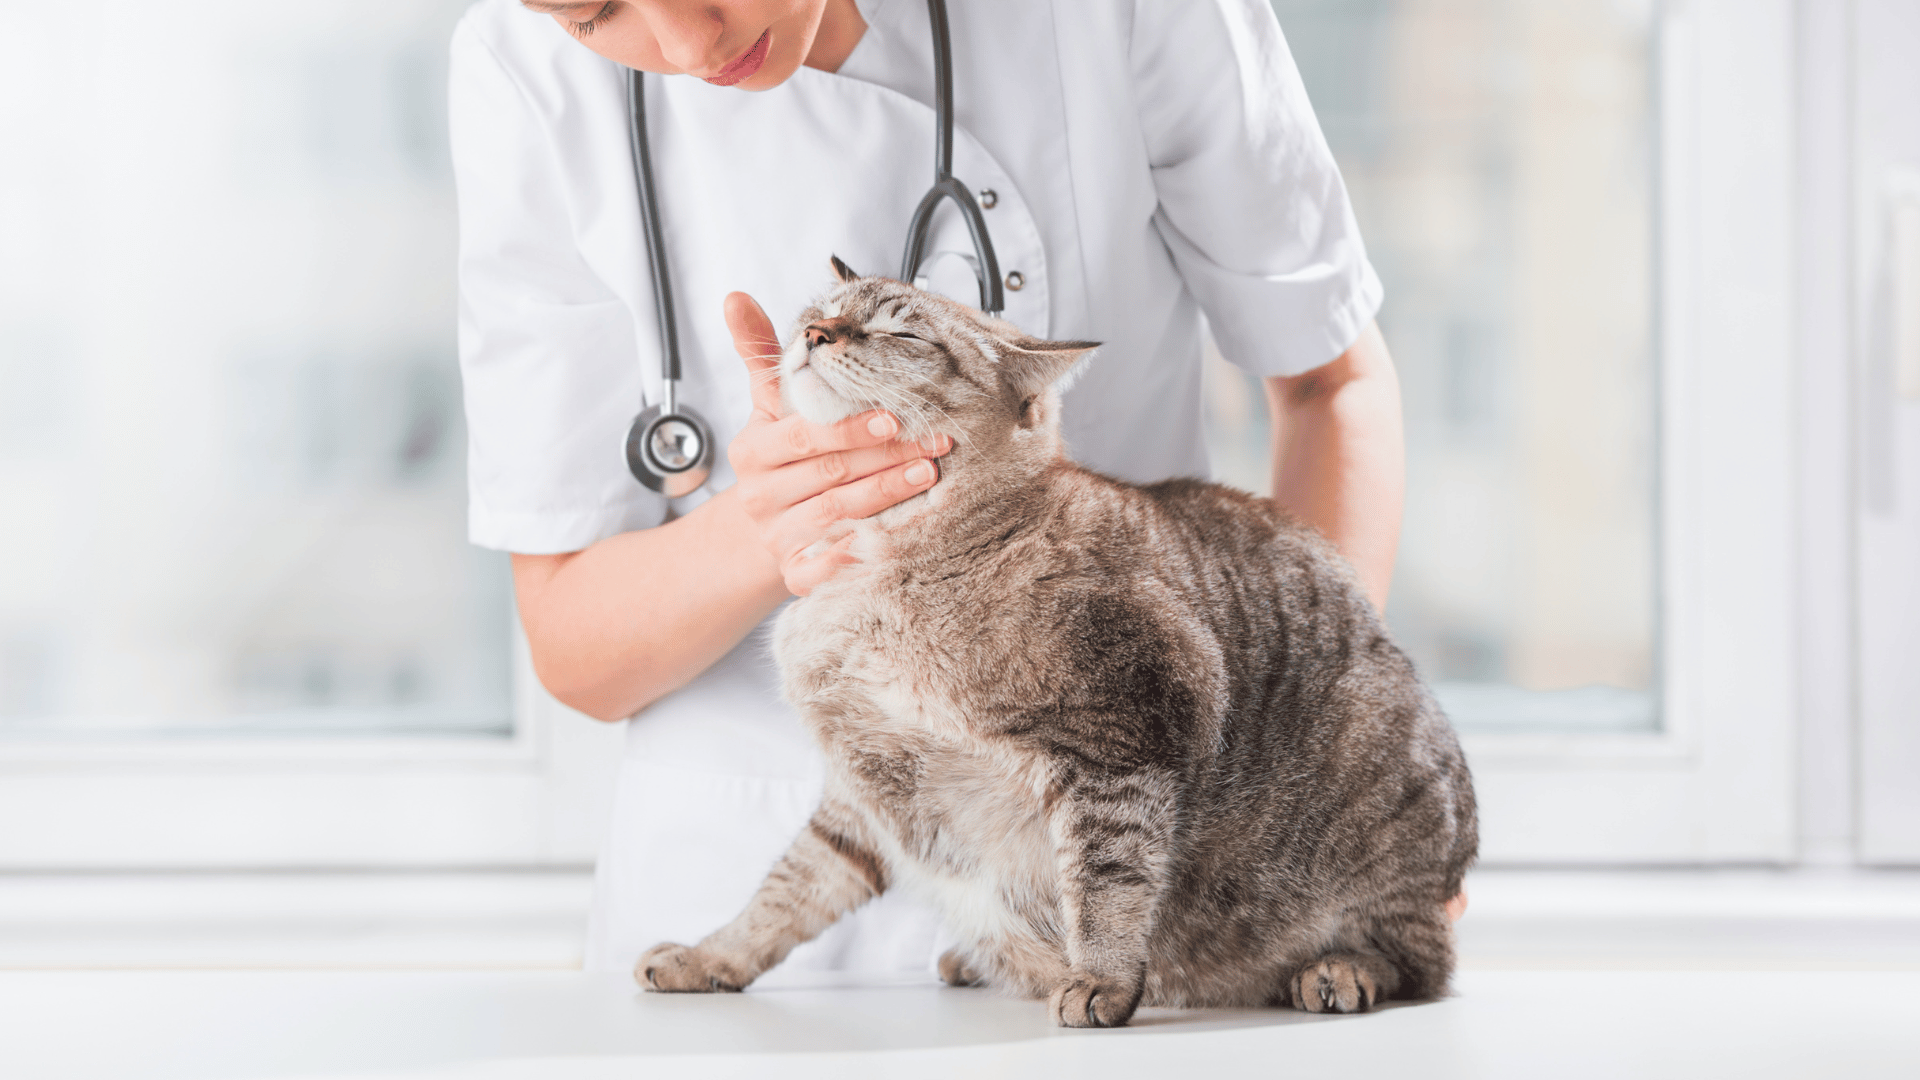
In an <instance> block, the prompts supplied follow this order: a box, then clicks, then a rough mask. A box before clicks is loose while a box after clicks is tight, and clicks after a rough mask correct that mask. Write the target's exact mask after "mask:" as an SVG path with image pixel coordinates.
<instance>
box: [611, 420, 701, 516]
mask: <svg viewBox="0 0 1920 1080" xmlns="http://www.w3.org/2000/svg"><path fill="white" fill-rule="evenodd" d="M712 430H713V429H712V428H711V427H709V426H708V425H707V422H706V420H705V418H703V417H702V416H701V415H700V414H699V413H697V412H695V411H693V410H692V409H690V408H687V407H686V406H684V405H681V406H678V407H676V408H674V409H672V410H671V411H669V410H668V409H665V408H662V407H661V406H660V405H649V406H647V407H646V409H644V410H642V411H641V413H640V415H639V416H637V417H634V420H633V427H631V428H629V429H627V468H628V469H630V470H632V472H633V476H634V479H636V480H638V481H640V482H641V483H642V484H645V485H646V486H647V487H649V488H652V489H653V490H654V491H657V492H659V493H660V494H662V495H665V496H666V497H667V498H669V499H677V498H680V497H681V496H682V495H691V494H693V493H694V492H695V491H697V490H699V487H700V485H701V484H704V483H706V482H707V476H708V475H709V474H711V473H712V472H713V437H712V435H711V434H709V433H710V432H711V431H712Z"/></svg>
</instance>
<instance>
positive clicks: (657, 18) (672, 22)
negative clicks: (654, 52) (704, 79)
mask: <svg viewBox="0 0 1920 1080" xmlns="http://www.w3.org/2000/svg"><path fill="white" fill-rule="evenodd" d="M652 14H653V17H652V18H650V19H649V20H648V22H649V23H650V24H651V29H652V30H653V39H654V42H655V43H656V44H657V45H659V47H660V55H661V57H662V58H663V59H665V60H666V61H667V63H669V64H672V65H673V66H674V67H677V68H679V69H680V70H681V71H685V72H688V73H691V74H694V75H701V74H703V73H704V74H708V75H711V74H713V73H714V72H716V71H718V70H720V69H721V68H722V67H725V66H726V64H727V61H729V60H731V59H733V58H732V57H730V56H722V55H720V53H719V48H720V38H721V37H722V35H724V34H725V33H726V29H727V28H726V24H725V23H724V22H722V21H721V20H720V17H719V15H718V13H716V12H714V11H713V9H712V7H711V5H708V4H704V3H688V2H686V0H680V2H678V3H670V4H663V5H661V6H660V7H658V8H655V9H654V12H653V13H652Z"/></svg>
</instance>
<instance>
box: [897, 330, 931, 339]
mask: <svg viewBox="0 0 1920 1080" xmlns="http://www.w3.org/2000/svg"><path fill="white" fill-rule="evenodd" d="M887 336H888V337H896V338H906V339H907V340H909V341H925V340H926V339H925V338H923V337H921V336H920V335H919V334H909V333H907V332H906V331H905V330H895V331H894V332H892V333H890V334H888V335H887Z"/></svg>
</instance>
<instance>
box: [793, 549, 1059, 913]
mask: <svg viewBox="0 0 1920 1080" xmlns="http://www.w3.org/2000/svg"><path fill="white" fill-rule="evenodd" d="M884 572H885V568H884V563H883V562H882V563H876V564H868V566H865V567H860V568H857V569H855V570H854V571H853V572H852V573H851V574H848V575H846V576H844V577H842V578H836V579H835V580H834V581H833V582H832V583H830V584H829V585H828V586H826V587H824V588H822V589H820V590H818V591H816V592H815V593H814V594H813V595H812V596H809V597H807V598H806V599H804V600H802V601H799V602H796V603H795V604H793V605H791V606H790V607H789V608H788V609H787V610H786V612H784V613H783V614H782V615H781V618H780V621H779V624H778V626H777V627H776V630H775V634H774V649H775V654H776V656H777V657H778V659H779V662H780V665H781V669H782V672H783V673H784V675H785V682H786V692H787V696H788V699H789V700H790V701H791V702H792V704H793V705H794V706H795V707H796V708H797V709H799V710H800V713H801V715H802V717H803V718H804V719H806V721H807V722H808V724H809V725H810V726H811V727H812V728H813V730H814V732H815V735H816V737H818V738H819V739H820V741H821V742H822V744H823V748H824V749H825V751H826V753H827V757H828V762H829V770H830V780H829V784H830V786H836V787H838V788H839V789H840V792H839V794H840V795H841V796H842V797H843V798H846V800H847V801H848V802H849V803H850V804H851V805H854V806H856V807H857V808H859V809H860V810H862V811H863V814H864V816H865V817H866V818H867V820H868V822H869V824H870V826H871V827H872V830H873V832H874V839H875V840H876V842H877V845H878V846H879V847H880V848H881V849H882V850H881V852H880V854H881V855H882V856H883V857H884V858H885V860H886V861H887V863H888V864H889V866H890V868H891V870H892V876H893V879H894V881H895V883H896V886H897V887H901V888H905V889H906V890H908V891H909V892H911V893H914V894H916V895H919V896H921V897H923V898H925V899H927V900H929V901H931V902H932V903H934V904H935V905H936V906H938V907H939V908H940V909H941V911H942V913H943V914H944V915H945V916H946V919H947V922H948V925H949V927H950V928H951V929H952V930H953V931H954V932H955V933H957V934H960V935H962V936H963V937H966V938H969V939H971V940H981V941H1001V942H1006V943H1009V944H1010V945H1011V944H1013V943H1016V942H1025V943H1029V944H1038V943H1039V941H1049V942H1057V941H1058V940H1060V929H1059V926H1058V909H1059V902H1058V879H1059V874H1058V868H1057V866H1056V865H1055V861H1056V860H1055V853H1054V847H1053V844H1052V841H1051V839H1050V837H1049V835H1048V827H1047V799H1046V786H1047V775H1046V768H1045V763H1044V761H1042V760H1041V759H1040V758H1038V757H1037V756H1035V755H1032V754H1030V753H1026V752H1022V751H1020V750H1018V749H1017V748H1015V747H1013V746H1012V745H1010V744H1008V743H1006V742H1005V741H1004V740H990V739H983V738H981V737H980V736H979V735H978V734H977V733H976V732H975V731H974V730H973V729H972V728H971V727H970V726H969V724H968V723H967V717H966V716H965V715H964V714H963V711H962V708H961V707H960V705H959V704H958V703H957V702H955V701H953V700H952V699H951V697H950V695H949V693H948V690H947V688H948V687H949V686H951V681H950V679H949V678H945V677H943V674H946V675H950V674H951V673H950V672H945V673H943V671H942V665H943V663H948V662H951V656H950V655H945V656H943V652H942V650H941V649H939V648H937V647H935V645H934V643H932V642H928V641H922V640H916V639H917V637H918V636H919V635H918V632H917V628H916V627H915V626H914V625H913V622H912V616H911V614H910V613H909V612H908V611H906V610H903V609H902V608H901V607H900V606H899V605H898V603H897V600H896V599H895V598H893V597H890V596H888V595H887V590H885V589H879V588H872V587H870V586H871V585H872V584H873V583H874V578H872V577H869V576H868V575H874V574H884ZM949 644H950V643H949ZM855 756H870V757H880V758H883V759H890V760H891V761H893V762H894V763H896V764H897V766H899V768H897V769H896V770H894V771H893V775H899V774H901V773H911V774H912V775H913V776H914V777H915V780H914V782H913V784H912V785H911V790H910V791H908V790H887V791H882V790H878V789H876V787H875V785H873V784H871V783H866V782H863V778H862V774H861V772H860V770H859V768H857V767H856V766H855V765H854V764H853V761H852V759H853V758H854V757H855ZM1036 939H1037V940H1036Z"/></svg>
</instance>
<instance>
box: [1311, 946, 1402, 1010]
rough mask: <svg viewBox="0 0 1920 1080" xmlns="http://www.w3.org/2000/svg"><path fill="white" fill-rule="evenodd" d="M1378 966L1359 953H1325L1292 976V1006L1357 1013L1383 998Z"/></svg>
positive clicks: (1369, 1007)
mask: <svg viewBox="0 0 1920 1080" xmlns="http://www.w3.org/2000/svg"><path fill="white" fill-rule="evenodd" d="M1374 966H1376V965H1375V964H1373V963H1369V962H1368V960H1367V959H1366V958H1364V957H1359V956H1323V957H1321V958H1320V959H1318V960H1316V961H1314V962H1313V963H1311V964H1308V965H1307V966H1306V967H1304V968H1301V969H1300V972H1299V974H1297V975H1295V976H1294V977H1293V986H1292V987H1291V988H1290V989H1291V990H1292V992H1293V1006H1294V1008H1296V1009H1305V1010H1306V1011H1308V1012H1316V1013H1317V1012H1334V1013H1356V1012H1366V1011H1367V1010H1368V1009H1371V1008H1373V1004H1374V1002H1376V1001H1378V1000H1379V999H1380V993H1379V983H1378V981H1377V980H1376V978H1375V975H1376V973H1375V972H1374V971H1372V970H1370V969H1371V968H1373V967H1374Z"/></svg>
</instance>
